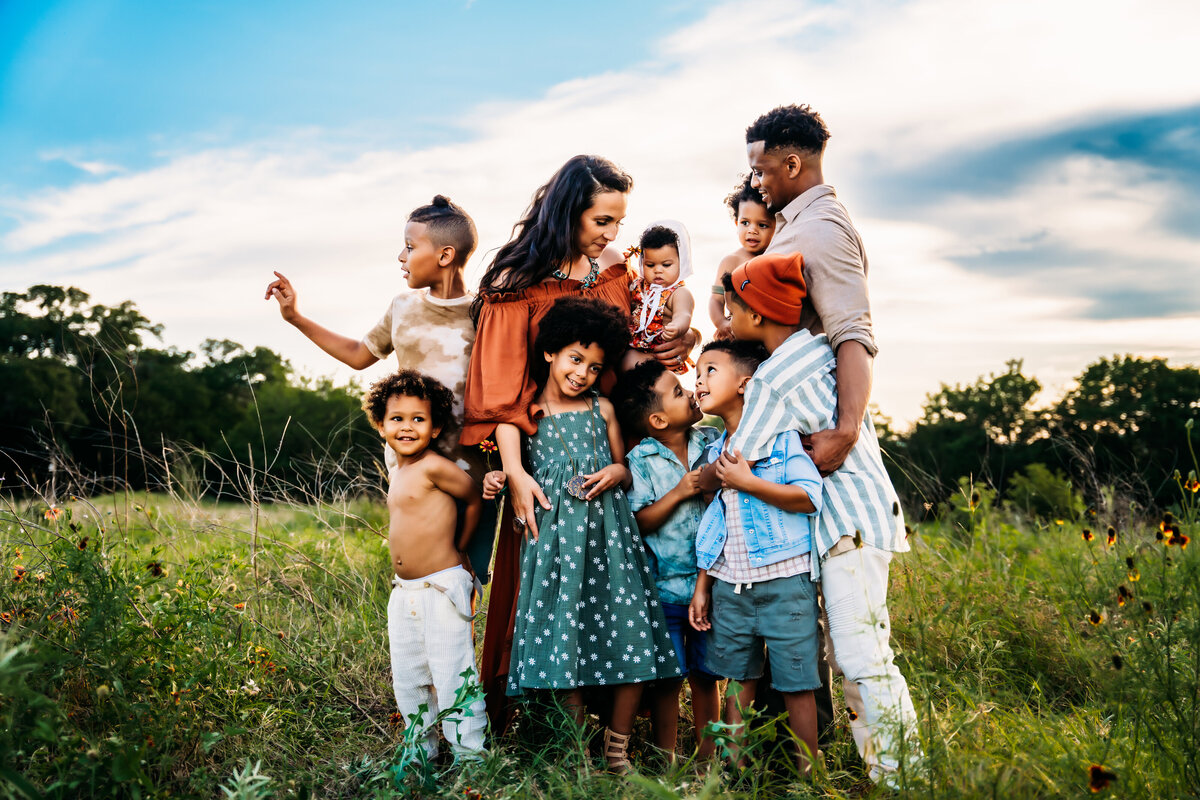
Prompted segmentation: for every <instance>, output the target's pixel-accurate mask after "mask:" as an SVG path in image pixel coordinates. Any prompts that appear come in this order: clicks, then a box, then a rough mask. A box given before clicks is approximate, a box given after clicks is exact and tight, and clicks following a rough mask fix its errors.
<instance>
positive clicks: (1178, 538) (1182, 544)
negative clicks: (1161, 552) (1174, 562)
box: [1166, 525, 1191, 550]
mask: <svg viewBox="0 0 1200 800" xmlns="http://www.w3.org/2000/svg"><path fill="white" fill-rule="evenodd" d="M1167 531H1168V534H1169V535H1168V536H1167V541H1166V544H1167V547H1173V546H1174V545H1179V549H1180V550H1186V549H1187V546H1188V542H1190V541H1191V539H1190V538H1188V535H1187V534H1186V533H1180V532H1179V526H1178V525H1172V526H1171V527H1170V528H1168V529H1167Z"/></svg>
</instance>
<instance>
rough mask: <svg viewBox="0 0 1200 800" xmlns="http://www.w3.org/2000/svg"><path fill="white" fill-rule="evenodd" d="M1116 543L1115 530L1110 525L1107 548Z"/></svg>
mask: <svg viewBox="0 0 1200 800" xmlns="http://www.w3.org/2000/svg"><path fill="white" fill-rule="evenodd" d="M1116 543H1117V529H1116V528H1114V527H1113V526H1112V525H1109V526H1108V546H1109V547H1112V546H1113V545H1114V544H1116Z"/></svg>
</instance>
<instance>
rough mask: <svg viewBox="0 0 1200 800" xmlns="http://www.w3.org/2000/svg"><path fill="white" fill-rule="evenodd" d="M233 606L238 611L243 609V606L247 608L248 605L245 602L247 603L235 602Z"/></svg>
mask: <svg viewBox="0 0 1200 800" xmlns="http://www.w3.org/2000/svg"><path fill="white" fill-rule="evenodd" d="M233 607H234V608H235V609H236V610H238V611H241V610H242V609H243V608H245V607H246V604H245V603H234V604H233Z"/></svg>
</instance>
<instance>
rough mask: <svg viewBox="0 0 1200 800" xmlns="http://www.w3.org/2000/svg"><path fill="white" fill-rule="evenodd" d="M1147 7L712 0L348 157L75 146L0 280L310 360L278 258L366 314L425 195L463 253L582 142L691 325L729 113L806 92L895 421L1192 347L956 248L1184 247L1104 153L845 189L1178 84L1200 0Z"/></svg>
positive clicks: (175, 336)
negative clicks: (985, 186)
mask: <svg viewBox="0 0 1200 800" xmlns="http://www.w3.org/2000/svg"><path fill="white" fill-rule="evenodd" d="M1153 5H1154V7H1155V13H1148V11H1147V5H1146V4H1144V3H1143V4H1137V5H1135V4H1133V3H1111V4H1105V5H1104V6H1103V8H1100V7H1098V6H1096V5H1095V4H1093V3H1084V2H1055V3H1044V2H1018V3H1006V4H975V3H969V4H968V3H958V2H951V1H950V0H918V2H913V3H909V4H906V5H902V6H895V5H893V4H890V3H884V2H861V3H855V4H851V5H842V4H839V5H837V6H832V5H823V4H806V3H790V2H774V3H763V4H758V5H755V6H754V7H753V8H754V14H753V17H748V16H747V14H748V11H747V9H748V7H747V6H745V5H744V4H740V3H731V4H728V5H725V6H721V7H718V8H715V9H713V10H712V11H711V12H710V13H709V14H708V15H706V17H705V18H704V19H703V20H701V21H699V22H698V23H696V24H695V25H693V26H690V27H688V28H686V29H684V30H681V31H677V32H675V33H673V34H672V35H670V36H669V37H667V39H666V41H665V43H664V47H663V48H662V49H661V50H660V51H659V52H658V53H657V54H656V56H655V58H656V59H657V60H654V61H648V62H646V63H645V64H640V65H631V66H629V67H627V68H624V69H614V70H613V71H611V72H607V73H604V74H601V75H594V76H586V77H583V78H581V79H578V80H573V81H569V82H566V83H563V84H561V85H558V86H556V87H554V88H552V89H551V90H549V91H548V92H546V93H545V95H544V96H542V97H540V98H538V99H535V100H533V101H529V102H523V103H519V104H508V105H503V106H501V105H498V104H491V103H489V104H484V105H481V106H479V107H478V108H476V109H475V110H474V111H473V112H471V113H470V114H468V115H467V117H466V119H465V120H463V121H461V122H462V124H463V126H464V127H465V128H466V129H467V130H470V131H472V132H473V134H474V135H473V138H472V139H471V140H470V141H468V142H465V143H454V144H444V145H438V146H433V147H428V148H424V149H420V150H404V151H401V150H396V151H387V150H379V151H374V152H367V153H363V154H361V155H357V156H351V157H346V156H344V155H340V154H338V153H339V150H340V148H338V147H336V146H333V145H331V146H330V147H329V148H327V149H322V148H321V145H320V142H319V139H314V137H313V136H312V135H311V132H298V133H297V135H296V137H295V138H294V139H279V140H274V141H269V142H256V143H250V144H247V145H246V146H243V147H238V148H228V149H209V150H203V151H199V152H194V153H190V154H182V155H177V156H173V157H170V158H169V159H168V160H166V161H165V162H164V163H162V164H161V165H160V166H158V167H155V168H152V169H148V170H144V171H139V172H132V171H131V172H121V171H118V170H117V169H116V168H114V167H113V166H112V165H101V164H99V163H98V162H95V163H94V160H88V159H82V158H76V161H77V163H79V164H85V163H86V164H93V166H94V167H95V169H96V170H97V171H95V172H92V175H93V176H94V177H93V178H92V179H90V180H89V181H88V182H87V183H82V184H79V185H75V186H71V187H69V188H66V189H55V190H49V191H44V192H38V193H36V194H33V195H31V196H27V197H23V198H16V199H11V198H10V199H9V200H7V201H4V206H5V208H6V210H8V211H9V213H10V214H11V216H13V217H14V218H15V219H16V220H17V224H16V225H15V226H14V227H12V228H11V229H10V230H8V232H7V233H6V234H5V235H4V238H3V240H2V241H0V247H2V248H3V250H0V283H2V284H3V285H4V286H6V287H9V288H13V289H20V288H23V287H24V286H26V285H29V284H31V283H35V282H42V283H47V282H49V283H71V284H74V285H78V286H81V287H82V288H85V289H86V290H88V291H90V292H92V293H93V295H94V297H95V298H96V299H97V300H99V301H102V302H119V301H121V300H124V299H133V300H135V301H136V302H137V303H138V304H139V306H140V307H141V308H142V310H143V311H144V312H145V313H146V314H147V315H148V316H149V317H150V318H151V319H153V320H155V321H161V322H164V323H165V324H166V328H167V337H168V340H169V341H170V342H172V343H175V344H179V345H181V346H184V347H191V348H194V347H195V346H196V345H197V344H198V343H199V342H200V341H201V340H202V339H204V338H207V337H212V338H230V339H234V340H237V341H241V342H243V343H245V344H248V345H253V344H264V345H266V346H268V347H272V348H274V349H277V350H279V351H280V352H282V353H284V354H285V355H286V356H287V357H289V358H291V359H292V360H293V362H294V363H296V364H297V365H298V366H300V367H301V368H302V369H303V370H304V371H307V372H309V373H312V374H327V373H331V372H335V369H334V365H333V364H332V363H331V362H330V361H329V360H328V359H327V358H326V357H325V356H324V355H323V354H322V353H320V352H319V351H317V350H316V348H315V347H313V346H312V345H310V344H309V343H308V342H307V341H306V340H304V339H303V337H301V336H300V335H299V334H298V333H297V332H295V331H294V330H293V329H291V328H290V327H288V326H287V325H285V324H284V323H282V322H281V321H280V320H279V318H278V315H277V314H276V313H275V311H274V309H273V307H272V306H273V304H268V303H266V302H264V300H263V299H262V292H263V289H264V287H265V286H266V283H267V282H268V280H269V279H270V278H271V270H272V269H279V270H280V271H281V272H284V273H285V274H287V275H289V277H291V278H292V279H293V280H294V281H295V283H296V285H297V286H298V289H299V292H300V297H301V305H302V308H303V310H304V312H305V313H306V314H309V315H311V316H312V317H314V318H315V319H317V320H319V321H321V322H322V323H324V324H326V325H327V326H329V327H331V328H333V329H335V330H338V331H341V332H345V333H347V334H351V335H355V334H358V333H360V332H362V331H365V330H366V329H367V328H369V327H370V325H371V324H373V322H374V321H375V319H376V318H377V316H378V315H379V314H381V313H382V311H383V309H384V306H385V304H386V299H387V297H388V296H389V295H390V293H392V292H394V291H400V290H401V289H402V281H401V279H400V276H399V272H398V269H397V265H396V263H395V261H394V258H395V254H396V252H397V250H398V247H399V240H400V233H401V230H402V227H403V220H404V217H405V215H406V213H407V212H408V211H409V210H410V209H411V208H413V207H415V206H417V205H419V204H421V203H424V202H427V201H428V200H429V198H430V197H431V196H432V195H433V194H435V193H438V192H440V193H444V194H448V195H449V196H451V197H452V198H454V199H455V200H456V201H459V202H461V203H462V204H463V205H464V206H465V207H466V208H467V209H468V210H469V211H471V213H472V214H473V215H474V216H475V219H476V222H477V224H478V226H479V232H480V237H481V243H482V246H481V250H480V252H479V253H478V254H477V255H476V257H475V258H474V259H473V262H472V265H471V268H470V269H469V277H472V278H473V277H477V276H478V274H479V272H480V271H481V270H480V267H481V265H482V263H483V258H484V254H485V252H486V251H487V250H489V249H491V248H494V247H496V246H498V245H499V244H501V243H502V242H503V241H504V240H505V239H506V238H507V236H508V234H509V229H510V227H511V225H512V222H513V221H514V220H515V219H516V218H517V217H518V215H519V214H520V212H521V210H522V209H523V208H524V206H525V205H526V204H527V202H528V200H529V197H530V195H531V194H532V192H533V190H534V189H535V188H536V187H537V185H538V184H539V183H541V182H542V181H544V180H545V179H546V178H548V177H549V175H550V174H551V173H552V172H553V170H554V169H555V168H557V166H558V165H559V164H561V163H562V161H563V160H565V159H566V158H567V157H569V156H571V155H574V154H575V153H579V152H597V153H601V154H604V155H607V156H609V157H611V158H613V159H614V160H616V161H618V162H619V163H621V164H622V165H623V166H624V167H625V168H627V169H628V170H629V171H630V172H631V173H632V174H633V175H634V177H635V180H636V186H635V190H634V194H633V196H632V199H631V204H630V217H629V220H628V229H627V231H626V234H627V237H626V238H627V239H632V238H633V237H634V236H636V233H637V229H639V227H640V225H641V224H644V223H645V222H647V221H649V220H651V219H654V218H658V217H664V216H670V217H675V218H679V219H682V220H684V221H686V222H687V224H688V225H689V227H690V229H691V231H692V235H693V239H694V250H695V255H696V259H697V267H698V273H699V274H698V275H697V277H696V278H695V279H694V281H693V282H692V283H693V286H692V289H693V292H694V293H695V294H696V295H697V298H698V300H699V301H700V302H699V303H698V306H699V310H698V312H697V318H698V319H699V320H701V321H702V324H703V325H705V326H707V320H706V317H707V315H706V314H705V313H704V301H705V300H706V299H707V287H708V285H709V284H710V282H711V276H712V273H713V270H714V268H715V265H716V263H717V262H718V261H719V259H720V257H721V256H722V255H724V254H725V253H727V252H729V251H730V250H732V249H733V248H734V246H735V244H736V242H735V240H734V235H733V228H732V225H731V224H730V222H729V218H728V216H727V215H726V213H725V210H724V208H723V206H722V198H723V197H724V196H725V194H726V193H727V192H728V191H729V190H730V189H731V188H732V185H733V183H734V181H735V179H736V177H737V174H738V173H739V172H741V171H744V170H745V153H744V145H743V143H742V142H743V133H744V129H745V126H746V125H747V124H748V123H749V122H751V121H752V120H753V119H754V118H755V117H756V116H757V115H758V114H760V113H762V112H763V111H765V110H767V109H769V108H771V107H772V106H774V105H777V104H779V103H789V102H811V103H812V104H813V105H814V107H816V108H818V109H820V110H821V112H822V114H823V115H824V116H825V118H826V120H827V121H828V122H829V124H830V126H831V128H832V129H833V132H834V138H833V140H832V141H831V143H830V151H829V155H828V158H827V162H826V163H827V169H826V175H827V176H828V178H829V180H830V181H831V182H833V183H834V184H835V185H837V186H838V189H839V194H840V195H841V196H842V198H843V199H844V200H845V202H846V203H847V205H848V206H849V208H850V210H851V212H852V214H854V216H855V218H856V221H857V222H858V224H859V226H860V228H861V229H862V231H863V235H864V238H865V240H866V242H867V246H868V250H869V253H870V256H871V285H872V294H873V301H874V305H875V317H876V324H877V328H878V334H879V338H880V341H881V344H882V346H883V350H882V352H881V356H880V359H879V360H878V362H877V379H876V383H875V391H874V397H875V400H876V401H877V402H878V404H879V405H880V406H882V407H883V409H884V410H885V411H887V412H888V413H890V414H892V415H893V416H896V417H897V418H899V419H901V420H905V419H911V418H912V417H914V416H916V414H917V413H918V411H919V403H920V401H921V399H922V397H923V396H924V393H925V392H928V391H934V390H936V389H937V386H938V383H939V382H941V381H947V382H960V381H970V380H973V379H974V378H975V377H976V376H978V375H980V374H984V373H987V372H989V371H996V370H1000V369H1002V368H1003V362H1004V360H1005V359H1007V358H1009V357H1014V356H1016V357H1024V358H1025V359H1026V370H1027V372H1032V373H1034V374H1037V375H1038V376H1039V377H1041V378H1043V380H1044V382H1047V383H1054V382H1055V381H1065V380H1067V379H1068V378H1069V377H1070V376H1071V375H1073V374H1076V373H1078V372H1079V371H1080V370H1081V369H1082V367H1083V365H1084V364H1085V363H1086V362H1087V361H1089V360H1092V359H1094V358H1095V357H1096V356H1099V355H1103V354H1109V353H1112V352H1116V351H1120V352H1125V351H1131V352H1142V353H1157V354H1168V355H1172V356H1175V357H1177V358H1182V359H1188V360H1193V361H1195V360H1198V359H1200V352H1197V350H1195V349H1194V348H1193V349H1191V350H1187V349H1174V350H1173V349H1172V344H1171V342H1178V341H1191V342H1195V341H1200V336H1198V334H1200V321H1198V320H1197V319H1196V318H1188V319H1183V320H1175V321H1173V322H1172V325H1173V326H1175V327H1174V331H1173V332H1172V333H1171V335H1170V336H1169V337H1168V336H1166V335H1164V331H1163V326H1162V323H1158V322H1147V321H1139V320H1127V321H1122V322H1085V321H1079V320H1076V319H1072V317H1073V316H1074V315H1075V314H1076V313H1077V312H1078V310H1079V304H1080V302H1081V301H1080V300H1079V299H1078V298H1075V297H1071V296H1063V295H1061V294H1060V293H1059V292H1058V291H1056V289H1057V287H1054V286H1046V285H1040V284H1038V283H1037V282H1035V281H1031V280H1027V279H1022V280H1013V279H1008V278H1005V277H1001V276H995V275H992V276H983V275H979V274H975V273H968V272H965V271H964V270H962V269H960V268H959V267H956V266H955V265H954V264H953V263H952V261H951V260H950V256H951V255H953V254H956V253H958V254H961V253H963V252H967V251H968V249H969V248H979V249H986V248H996V247H1004V246H1007V244H1008V243H1011V242H1013V241H1018V240H1019V239H1020V238H1021V237H1022V236H1024V235H1026V234H1027V233H1028V232H1029V231H1031V230H1034V229H1044V230H1048V231H1050V232H1051V233H1050V235H1052V236H1055V237H1059V238H1060V239H1061V240H1062V241H1064V242H1071V243H1073V244H1074V245H1079V244H1080V243H1081V242H1082V243H1089V242H1090V243H1092V244H1094V245H1095V246H1097V247H1103V248H1106V249H1117V250H1120V251H1121V252H1130V253H1141V254H1143V255H1146V254H1149V253H1154V254H1156V255H1157V256H1161V257H1163V258H1166V259H1174V260H1180V261H1182V260H1184V259H1189V258H1190V259H1191V260H1192V262H1193V263H1195V261H1196V259H1195V243H1194V242H1193V241H1190V240H1185V239H1181V238H1179V237H1178V236H1175V235H1171V234H1168V233H1166V232H1165V231H1162V230H1159V229H1157V228H1155V227H1154V226H1153V225H1151V224H1150V223H1149V220H1151V219H1152V218H1153V212H1154V211H1155V210H1156V209H1161V208H1162V207H1163V206H1164V204H1165V203H1169V202H1170V199H1171V198H1170V194H1169V191H1170V190H1169V187H1168V186H1167V185H1166V184H1163V183H1161V182H1155V181H1154V180H1151V179H1149V178H1147V179H1146V180H1142V181H1140V182H1137V183H1136V184H1134V183H1125V182H1124V181H1123V179H1122V177H1121V176H1114V175H1112V174H1111V171H1108V170H1106V169H1105V164H1104V163H1102V162H1101V161H1099V160H1097V159H1079V160H1075V161H1069V162H1064V163H1061V164H1059V165H1057V167H1056V168H1055V170H1054V171H1053V172H1050V173H1048V174H1046V175H1044V176H1042V177H1041V178H1040V179H1039V180H1036V181H1035V182H1034V183H1032V184H1029V185H1026V186H1023V187H1021V188H1020V189H1019V190H1017V191H1013V192H1011V193H1009V194H1006V195H1004V196H1000V197H996V198H992V199H989V200H979V199H974V200H970V201H962V202H958V201H956V202H955V203H954V204H952V205H948V206H947V207H945V208H944V209H940V210H939V212H938V213H937V214H933V215H931V216H930V217H929V218H928V219H927V220H926V221H925V222H923V223H912V222H906V223H901V222H897V221H894V220H888V219H872V218H869V217H866V216H865V212H862V211H856V209H859V208H861V207H862V203H861V201H862V200H863V199H864V198H866V197H868V196H869V195H870V193H871V192H872V191H875V189H874V188H873V186H872V183H871V181H870V175H869V171H868V170H867V169H865V168H864V165H870V164H878V165H884V166H886V167H887V168H889V169H891V168H895V167H899V166H908V167H913V166H919V165H920V164H922V163H927V162H932V161H934V160H935V159H937V158H938V156H939V154H940V153H944V152H947V151H948V150H949V149H952V148H958V147H963V146H966V145H969V144H978V145H982V144H986V143H990V142H994V141H998V140H1001V139H1003V138H1004V137H1008V136H1014V135H1018V134H1027V133H1030V132H1039V131H1041V132H1044V131H1046V130H1049V129H1052V128H1058V127H1061V126H1064V125H1067V124H1070V123H1072V122H1074V121H1078V120H1080V119H1084V118H1088V117H1091V116H1094V115H1097V114H1102V113H1113V112H1117V111H1120V112H1125V111H1129V110H1132V109H1146V108H1156V107H1169V106H1173V105H1179V104H1183V103H1187V102H1194V101H1195V100H1196V95H1197V90H1196V86H1195V82H1194V78H1193V75H1194V70H1193V69H1192V68H1191V66H1190V61H1188V62H1185V61H1184V59H1185V58H1187V57H1188V56H1189V54H1190V52H1191V50H1190V44H1191V42H1190V34H1189V31H1194V30H1195V29H1196V26H1197V24H1200V6H1197V5H1196V4H1194V3H1183V2H1178V3H1166V2H1164V3H1157V4H1153ZM767 19H774V20H777V22H776V23H775V24H773V25H764V24H762V21H763V20H767ZM531 46H532V44H531ZM1118 54H1119V55H1118ZM851 167H854V169H853V170H852V169H851ZM851 175H854V176H856V177H855V180H854V181H853V182H850V180H849V179H848V177H849V176H851ZM96 178H100V179H99V180H97V179H96ZM1048 201H1052V203H1051V205H1052V206H1053V208H1052V209H1050V210H1047V209H1046V208H1045V206H1046V204H1047V202H1048ZM384 369H386V367H385V366H377V367H376V368H373V371H372V372H371V373H369V374H371V375H373V374H376V373H378V372H382V371H383V370H384ZM1044 370H1045V372H1043V371H1044ZM347 372H348V371H347V370H344V369H341V370H337V374H338V375H342V376H344V375H346V374H347Z"/></svg>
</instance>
